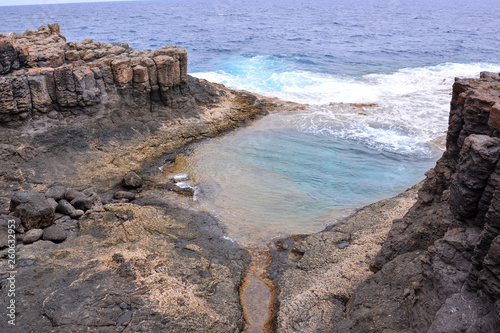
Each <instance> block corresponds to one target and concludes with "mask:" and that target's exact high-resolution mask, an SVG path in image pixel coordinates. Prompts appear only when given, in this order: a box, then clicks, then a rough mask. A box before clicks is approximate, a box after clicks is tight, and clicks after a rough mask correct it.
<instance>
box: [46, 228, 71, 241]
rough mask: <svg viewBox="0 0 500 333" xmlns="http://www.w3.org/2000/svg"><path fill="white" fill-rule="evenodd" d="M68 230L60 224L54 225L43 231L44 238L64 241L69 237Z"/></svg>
mask: <svg viewBox="0 0 500 333" xmlns="http://www.w3.org/2000/svg"><path fill="white" fill-rule="evenodd" d="M67 236H68V235H67V233H66V230H64V229H63V228H61V227H60V226H58V225H53V226H50V227H48V228H47V229H45V231H44V232H43V240H49V241H52V242H54V243H60V242H62V241H64V240H65V239H66V237H67Z"/></svg>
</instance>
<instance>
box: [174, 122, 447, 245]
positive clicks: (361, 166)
mask: <svg viewBox="0 0 500 333" xmlns="http://www.w3.org/2000/svg"><path fill="white" fill-rule="evenodd" d="M290 120H291V118H290V117H289V115H287V114H286V113H282V114H279V113H277V114H272V115H270V116H267V117H265V118H263V119H261V120H259V121H257V122H255V123H254V124H252V125H251V126H249V127H245V128H241V129H239V130H237V131H235V132H233V133H230V134H228V135H226V136H224V137H221V138H216V139H213V140H209V141H206V142H203V143H201V144H198V145H197V146H195V147H194V149H193V151H192V152H191V153H190V154H189V155H186V156H180V157H178V158H177V161H176V164H178V167H177V168H176V171H178V172H187V173H188V174H189V175H190V177H191V178H193V179H194V181H195V183H196V184H197V186H198V188H199V194H198V195H197V197H196V199H197V200H198V202H199V204H200V205H201V206H202V207H203V208H204V209H206V210H207V211H208V212H210V213H212V214H213V215H215V216H216V217H218V218H219V221H220V222H221V226H222V227H223V229H224V230H225V231H226V234H227V235H228V236H229V237H231V238H232V239H234V240H235V241H238V242H240V243H243V244H257V243H261V242H264V241H266V240H269V239H270V238H272V237H277V236H284V235H289V234H300V233H309V232H316V231H320V230H322V229H323V228H324V227H326V226H327V225H329V224H331V223H333V222H335V221H336V219H338V218H339V217H341V216H343V215H346V214H348V213H349V212H351V211H352V210H353V209H355V208H359V207H362V206H364V205H367V204H370V203H372V202H375V201H378V200H381V199H384V198H388V197H391V196H393V195H396V194H398V193H400V192H402V191H404V190H405V189H407V188H408V187H410V186H412V185H414V184H415V183H417V182H418V181H420V180H422V179H423V178H424V173H425V171H427V170H428V169H429V168H431V167H433V165H434V163H435V161H436V159H437V158H438V157H439V153H438V152H436V151H434V150H432V149H431V148H429V147H427V146H426V145H425V144H424V143H422V144H420V145H417V146H415V145H413V146H412V149H409V150H405V151H403V152H402V151H401V149H400V145H394V142H390V140H387V136H392V137H394V140H400V141H401V140H402V136H405V133H403V132H401V131H395V130H391V129H386V130H385V129H378V132H379V134H380V133H382V134H383V135H382V136H383V142H384V143H385V144H384V145H381V144H376V142H367V140H373V138H366V137H363V138H361V139H356V137H343V136H341V135H336V134H335V133H336V132H335V128H329V130H328V131H324V130H317V129H316V130H314V131H308V130H305V129H304V128H301V127H300V126H297V125H298V124H297V123H295V122H294V121H290ZM337 132H338V133H343V132H342V131H340V129H339V130H337ZM408 140H409V139H408V137H405V138H403V141H408ZM379 141H380V140H379ZM388 141H389V142H388ZM410 141H411V140H410ZM395 147H397V149H396V148H395Z"/></svg>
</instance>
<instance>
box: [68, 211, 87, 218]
mask: <svg viewBox="0 0 500 333" xmlns="http://www.w3.org/2000/svg"><path fill="white" fill-rule="evenodd" d="M83 214H85V212H84V211H83V210H81V209H75V210H74V211H73V213H71V214H70V215H69V216H70V217H71V218H72V219H78V218H80V217H82V216H83Z"/></svg>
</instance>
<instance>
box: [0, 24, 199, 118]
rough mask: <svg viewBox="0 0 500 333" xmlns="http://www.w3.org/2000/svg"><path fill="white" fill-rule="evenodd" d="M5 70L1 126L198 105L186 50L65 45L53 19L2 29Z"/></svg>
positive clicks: (0, 58) (0, 66)
mask: <svg viewBox="0 0 500 333" xmlns="http://www.w3.org/2000/svg"><path fill="white" fill-rule="evenodd" d="M0 75H1V76H0V124H4V125H9V126H19V125H22V124H23V123H24V122H25V121H27V120H29V119H35V120H37V119H40V118H44V116H48V117H50V118H52V119H54V118H56V119H57V118H59V119H62V118H63V117H65V116H67V115H69V114H72V113H73V114H86V115H90V116H92V115H95V114H96V113H98V112H109V110H110V109H112V108H122V109H123V108H125V109H129V108H134V109H135V112H134V115H135V116H138V115H140V113H141V111H140V109H145V110H148V111H150V110H156V111H161V110H166V109H167V108H180V107H185V106H191V107H192V106H193V105H194V100H193V98H192V97H190V96H189V94H188V92H187V80H188V77H187V53H186V51H185V50H184V49H182V48H180V47H175V46H167V47H163V48H160V49H157V50H154V51H137V50H133V49H131V48H129V46H128V45H127V44H126V43H121V44H109V43H99V42H95V41H93V40H91V39H86V40H83V41H81V42H69V43H67V42H66V39H65V37H64V36H63V35H61V34H60V31H59V25H57V24H55V23H54V24H49V25H48V26H41V27H40V28H38V30H37V31H33V30H27V31H25V32H23V33H21V34H15V33H13V34H0ZM122 112H123V113H125V114H126V113H127V112H126V110H125V111H122ZM142 112H144V111H142Z"/></svg>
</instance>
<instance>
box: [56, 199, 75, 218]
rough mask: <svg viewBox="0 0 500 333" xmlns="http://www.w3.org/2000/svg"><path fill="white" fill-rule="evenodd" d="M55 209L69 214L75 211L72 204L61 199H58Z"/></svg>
mask: <svg viewBox="0 0 500 333" xmlns="http://www.w3.org/2000/svg"><path fill="white" fill-rule="evenodd" d="M56 211H57V212H59V213H61V214H65V215H71V214H72V213H73V212H74V211H75V207H73V205H72V204H70V203H69V202H68V201H66V200H64V199H62V200H60V201H59V204H58V205H57V208H56Z"/></svg>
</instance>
